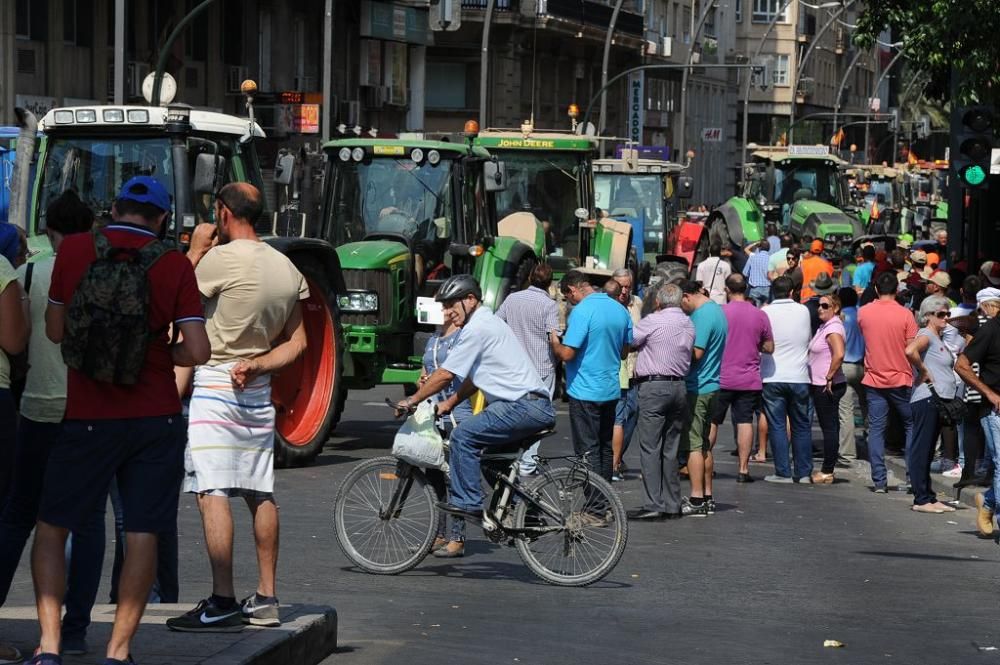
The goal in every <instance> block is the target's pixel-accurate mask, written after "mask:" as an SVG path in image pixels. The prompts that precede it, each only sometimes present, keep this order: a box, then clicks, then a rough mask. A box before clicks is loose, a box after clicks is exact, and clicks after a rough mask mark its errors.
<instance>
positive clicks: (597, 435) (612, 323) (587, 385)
mask: <svg viewBox="0 0 1000 665" xmlns="http://www.w3.org/2000/svg"><path fill="white" fill-rule="evenodd" d="M559 289H560V291H562V294H563V296H564V297H565V298H566V300H567V301H568V302H569V304H571V305H573V311H572V312H570V315H569V320H568V321H567V325H566V334H565V336H564V337H563V339H562V341H560V340H559V338H558V336H557V335H555V334H553V335H552V336H551V341H552V351H553V353H555V355H556V357H557V358H559V359H560V360H562V361H563V362H564V363H566V392H567V393H569V421H570V427H571V428H572V431H573V448H574V451H575V452H576V454H577V455H583V454H584V453H589V454H590V457H589V460H590V467H591V469H593V470H594V471H595V472H596V473H599V474H600V475H601V477H602V478H604V479H605V480H607V481H608V482H611V472H612V448H611V437H612V434H613V431H614V426H615V406H616V405H617V404H618V398H619V397H620V395H621V387H620V383H619V380H618V370H619V367H620V366H621V362H622V352H623V351H624V350H625V347H626V346H627V345H629V344H631V343H632V318H631V317H630V316H629V313H628V311H627V310H626V309H625V308H624V307H622V306H621V305H620V304H619V303H618V301H616V300H612V299H611V298H609V297H608V295H607V294H606V293H604V292H602V291H598V290H597V289H595V288H594V287H593V285H591V283H590V281H589V280H588V278H587V275H586V274H584V273H583V272H580V271H578V270H572V271H570V272H568V273H566V276H565V277H563V279H562V281H561V282H560V283H559Z"/></svg>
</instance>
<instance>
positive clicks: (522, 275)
mask: <svg viewBox="0 0 1000 665" xmlns="http://www.w3.org/2000/svg"><path fill="white" fill-rule="evenodd" d="M536 265H538V261H536V260H535V257H534V255H531V254H529V255H528V256H525V257H524V258H522V259H521V261H520V262H519V263H518V264H517V269H516V270H515V271H514V276H513V277H511V280H510V282H509V283H508V284H507V292H506V293H504V294H503V297H504V298H506V297H507V296H509V295H510V294H512V293H514V292H515V291H522V290H524V289H526V288H528V283H529V280H531V273H532V271H533V270H534V269H535V266H536Z"/></svg>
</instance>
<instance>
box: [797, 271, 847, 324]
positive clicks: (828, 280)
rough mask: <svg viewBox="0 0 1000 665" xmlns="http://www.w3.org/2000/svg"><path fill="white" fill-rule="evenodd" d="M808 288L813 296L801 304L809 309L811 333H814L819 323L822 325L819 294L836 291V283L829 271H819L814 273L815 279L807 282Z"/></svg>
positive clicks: (829, 293) (823, 294) (828, 293)
mask: <svg viewBox="0 0 1000 665" xmlns="http://www.w3.org/2000/svg"><path fill="white" fill-rule="evenodd" d="M803 290H804V289H803ZM809 290H810V291H812V293H813V296H812V297H811V298H809V300H807V301H805V302H804V303H803V304H804V305H805V306H806V309H808V310H809V323H810V325H811V326H812V334H814V335H815V334H816V331H817V330H819V327H820V325H822V322H821V321H820V320H819V299H820V297H821V296H828V295H831V294H833V293H836V292H837V290H838V287H837V283H836V282H834V281H833V278H832V277H831V276H830V273H827V272H821V273H820V274H818V275H816V279H814V280H813V281H811V282H809Z"/></svg>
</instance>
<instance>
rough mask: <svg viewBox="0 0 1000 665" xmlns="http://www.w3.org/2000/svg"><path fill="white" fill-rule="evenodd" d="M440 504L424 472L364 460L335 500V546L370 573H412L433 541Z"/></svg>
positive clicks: (393, 463) (394, 461) (401, 464)
mask: <svg viewBox="0 0 1000 665" xmlns="http://www.w3.org/2000/svg"><path fill="white" fill-rule="evenodd" d="M436 501H437V497H436V496H435V494H434V490H433V488H432V487H431V486H430V484H429V483H428V482H427V477H426V476H425V475H424V473H423V471H421V470H420V469H418V468H416V467H413V466H410V465H409V464H406V463H405V462H400V461H399V460H397V459H396V458H395V457H377V458H375V459H370V460H367V461H365V462H362V463H361V464H359V465H358V466H356V467H354V469H353V470H352V471H351V472H350V473H349V474H347V478H345V479H344V483H343V484H342V485H341V486H340V490H338V492H337V497H336V499H335V500H334V509H333V510H334V524H335V527H336V530H337V543H338V544H339V545H340V549H342V550H343V551H344V554H346V555H347V558H348V559H350V560H351V561H353V562H354V564H355V565H357V566H358V567H359V568H361V569H363V570H365V571H367V572H369V573H375V574H377V575H395V574H398V573H402V572H405V571H407V570H410V569H411V568H413V567H414V566H416V565H417V564H418V563H420V562H421V561H422V560H423V559H424V557H426V556H427V553H428V552H429V551H430V549H431V546H432V545H433V543H434V536H435V534H436V533H437V526H438V520H439V519H440V517H439V515H440V513H439V512H438V510H437V506H436V505H435V504H436Z"/></svg>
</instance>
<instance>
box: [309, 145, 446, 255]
mask: <svg viewBox="0 0 1000 665" xmlns="http://www.w3.org/2000/svg"><path fill="white" fill-rule="evenodd" d="M332 164H333V182H334V185H333V188H332V191H331V196H332V199H331V200H330V201H329V202H328V203H329V205H330V210H331V211H332V215H333V218H332V220H331V221H332V223H333V227H334V228H333V233H332V234H331V235H332V236H333V238H334V242H335V243H336V244H337V245H342V244H345V243H349V242H358V241H361V240H364V239H365V238H366V237H368V236H370V235H373V234H380V233H385V234H394V235H402V236H405V237H406V239H407V240H410V241H421V240H433V239H434V238H440V237H443V236H444V235H447V233H448V232H449V231H448V230H449V228H450V224H451V223H452V222H453V221H454V218H455V215H454V202H453V200H452V198H453V197H452V191H451V190H452V183H451V178H450V174H451V168H452V164H451V160H449V159H442V160H441V161H440V162H438V163H437V164H433V165H432V164H431V163H430V162H427V161H424V162H423V163H420V164H418V163H415V162H413V161H412V160H410V159H390V158H374V159H371V160H370V161H365V162H354V161H348V162H342V161H339V160H338V161H334V162H332Z"/></svg>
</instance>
